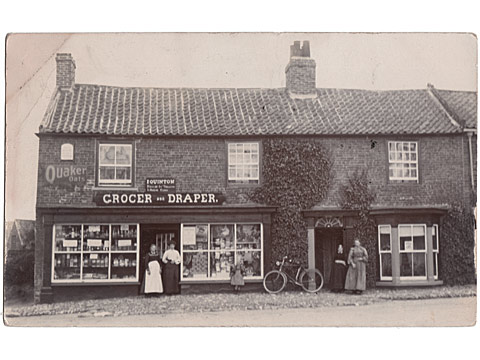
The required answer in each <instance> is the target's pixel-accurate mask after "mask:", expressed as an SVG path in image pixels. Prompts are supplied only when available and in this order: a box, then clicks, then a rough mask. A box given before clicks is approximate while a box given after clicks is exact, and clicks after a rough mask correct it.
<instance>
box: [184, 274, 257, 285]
mask: <svg viewBox="0 0 480 360" xmlns="http://www.w3.org/2000/svg"><path fill="white" fill-rule="evenodd" d="M230 281H231V280H230V279H218V280H215V279H213V278H211V279H210V280H204V279H202V280H187V279H183V280H181V281H180V285H194V284H230ZM244 281H245V284H247V283H252V284H253V283H262V282H263V278H262V277H260V276H259V277H257V278H256V279H246V278H244Z"/></svg>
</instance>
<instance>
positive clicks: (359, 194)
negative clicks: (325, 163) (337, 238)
mask: <svg viewBox="0 0 480 360" xmlns="http://www.w3.org/2000/svg"><path fill="white" fill-rule="evenodd" d="M341 196H342V204H341V205H342V208H343V209H347V210H357V211H358V219H357V221H355V223H354V225H353V236H354V238H355V239H358V240H360V243H361V244H362V246H363V247H364V248H365V249H366V250H367V252H368V263H367V269H366V272H367V288H373V287H375V281H376V273H377V272H376V264H377V261H378V259H377V248H376V244H377V229H376V226H375V221H374V220H373V218H372V217H371V216H370V208H371V204H372V202H373V201H374V200H375V194H374V193H373V191H372V190H371V189H370V188H369V187H368V176H367V172H366V171H365V170H363V171H355V172H354V174H353V175H352V176H351V177H350V178H349V179H348V182H347V184H345V185H343V186H342V188H341Z"/></svg>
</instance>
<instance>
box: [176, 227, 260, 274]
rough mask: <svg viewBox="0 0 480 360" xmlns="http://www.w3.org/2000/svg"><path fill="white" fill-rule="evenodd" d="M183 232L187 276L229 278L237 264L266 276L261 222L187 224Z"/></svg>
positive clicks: (183, 272) (247, 270) (182, 242)
mask: <svg viewBox="0 0 480 360" xmlns="http://www.w3.org/2000/svg"><path fill="white" fill-rule="evenodd" d="M181 233H182V236H181V249H182V260H183V262H182V279H183V280H206V279H208V280H228V279H230V271H231V269H232V267H234V266H235V264H242V265H243V266H244V267H245V277H246V278H261V277H262V276H263V246H262V244H263V236H262V225H261V224H183V225H182V232H181Z"/></svg>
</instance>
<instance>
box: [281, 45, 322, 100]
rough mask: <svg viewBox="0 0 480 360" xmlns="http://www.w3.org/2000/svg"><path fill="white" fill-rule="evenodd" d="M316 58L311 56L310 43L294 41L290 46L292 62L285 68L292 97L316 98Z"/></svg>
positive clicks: (288, 88)
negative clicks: (301, 43) (301, 44)
mask: <svg viewBox="0 0 480 360" xmlns="http://www.w3.org/2000/svg"><path fill="white" fill-rule="evenodd" d="M315 67H316V64H315V60H314V59H312V58H311V57H310V43H309V42H308V41H304V42H303V46H300V41H294V43H293V45H291V46H290V62H289V63H288V65H287V67H286V68H285V74H286V76H287V90H288V92H289V94H290V96H291V97H292V98H307V99H308V98H315V97H317V90H316V84H315Z"/></svg>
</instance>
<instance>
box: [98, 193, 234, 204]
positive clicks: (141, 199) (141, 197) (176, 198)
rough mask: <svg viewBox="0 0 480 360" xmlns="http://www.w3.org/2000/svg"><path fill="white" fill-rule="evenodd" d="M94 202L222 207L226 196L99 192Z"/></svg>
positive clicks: (211, 194)
mask: <svg viewBox="0 0 480 360" xmlns="http://www.w3.org/2000/svg"><path fill="white" fill-rule="evenodd" d="M93 200H94V202H95V203H96V204H97V205H99V206H165V205H221V204H223V202H224V201H225V195H223V194H216V193H172V194H170V193H169V194H151V193H137V192H124V193H121V192H98V193H96V194H95V195H94V198H93Z"/></svg>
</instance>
